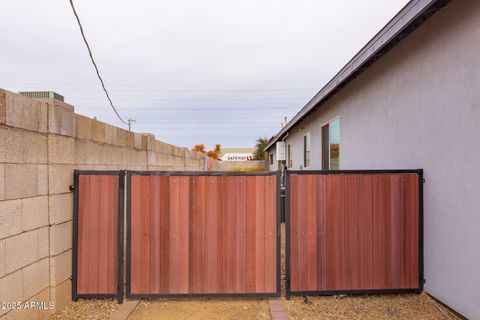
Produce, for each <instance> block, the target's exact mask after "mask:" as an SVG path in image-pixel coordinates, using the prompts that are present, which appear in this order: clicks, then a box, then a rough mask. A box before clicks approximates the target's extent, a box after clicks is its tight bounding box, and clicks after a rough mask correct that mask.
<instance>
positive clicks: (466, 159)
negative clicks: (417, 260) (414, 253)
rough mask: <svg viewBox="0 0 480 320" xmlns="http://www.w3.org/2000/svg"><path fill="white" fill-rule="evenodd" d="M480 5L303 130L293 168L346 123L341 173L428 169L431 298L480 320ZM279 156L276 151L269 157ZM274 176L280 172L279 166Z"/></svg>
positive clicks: (459, 13)
mask: <svg viewBox="0 0 480 320" xmlns="http://www.w3.org/2000/svg"><path fill="white" fill-rule="evenodd" d="M479 52H480V2H479V1H475V0H465V1H452V2H451V3H450V4H448V5H447V6H446V7H445V8H444V9H442V10H441V11H439V12H438V13H436V14H435V15H434V16H433V17H432V18H431V19H430V20H428V21H427V22H426V23H425V24H424V25H422V26H421V27H420V28H419V29H417V30H416V31H415V32H414V33H412V34H411V35H410V36H408V37H407V38H406V39H404V40H403V41H402V42H400V43H399V44H398V45H397V46H396V47H394V48H393V49H392V50H391V51H390V52H388V53H387V54H386V55H385V56H383V57H382V58H381V59H380V60H378V61H377V62H375V63H374V64H373V65H372V66H370V67H369V68H368V69H367V70H366V71H365V72H363V73H362V74H361V75H360V76H358V77H357V78H356V79H354V80H353V81H352V82H351V83H350V84H348V85H347V86H346V87H345V88H344V89H342V90H341V91H340V92H339V93H337V94H336V95H335V96H334V97H332V98H331V99H330V100H329V101H328V102H327V103H326V104H325V105H323V106H322V107H321V108H319V109H318V110H317V111H315V112H314V113H313V114H312V115H310V116H309V117H307V118H306V119H305V120H304V121H302V122H300V123H298V124H297V125H296V126H295V127H294V128H292V130H290V132H289V136H288V137H287V139H286V141H287V144H288V143H290V144H291V145H292V154H293V168H292V169H297V170H298V169H299V166H300V165H301V164H302V162H303V135H304V134H305V133H306V132H310V133H311V135H312V160H311V161H312V166H311V167H310V168H309V169H320V168H321V134H320V130H321V129H320V128H321V125H322V124H324V123H326V122H327V121H329V120H332V119H333V118H335V117H337V116H339V117H340V169H387V168H389V169H401V168H405V169H415V168H423V169H424V170H425V178H426V184H425V194H424V201H425V202H424V205H425V228H424V239H425V240H424V241H425V243H424V249H425V279H426V283H425V290H426V291H427V292H428V293H429V294H431V295H432V296H434V297H436V298H438V299H439V300H441V301H442V302H444V303H445V304H447V305H449V306H450V307H452V308H453V309H455V310H456V311H458V312H459V313H461V314H463V315H464V316H466V317H468V318H472V319H477V318H480V304H479V303H478V301H480V272H479V268H480V249H479V243H480V231H479V230H480V214H479V212H480V197H479V196H478V195H479V192H480V59H479ZM269 152H275V148H272V149H270V150H269ZM271 169H274V168H273V167H271Z"/></svg>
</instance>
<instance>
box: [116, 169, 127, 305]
mask: <svg viewBox="0 0 480 320" xmlns="http://www.w3.org/2000/svg"><path fill="white" fill-rule="evenodd" d="M118 179H119V183H118V262H117V263H118V275H117V276H118V280H117V282H118V283H117V301H118V303H120V304H121V303H123V260H124V259H123V239H124V226H123V224H124V219H125V215H124V211H125V210H124V200H125V171H121V172H120V174H119V176H118ZM127 192H128V191H127Z"/></svg>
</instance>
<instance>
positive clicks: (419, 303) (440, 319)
mask: <svg viewBox="0 0 480 320" xmlns="http://www.w3.org/2000/svg"><path fill="white" fill-rule="evenodd" d="M308 300H309V302H308V303H305V302H304V298H303V297H294V298H293V297H292V299H291V300H290V301H287V300H284V305H285V307H286V308H287V310H288V313H289V317H288V318H289V319H290V320H297V319H299V320H300V319H302V320H303V319H305V320H309V319H325V320H330V319H338V320H347V319H348V320H360V319H362V320H363V319H371V320H374V319H395V320H397V319H398V320H400V319H401V320H411V319H415V320H452V319H460V318H459V317H457V316H456V315H454V314H453V313H451V312H450V311H449V310H447V309H446V308H445V307H443V306H442V305H440V304H438V303H437V302H436V301H434V300H433V299H431V298H430V297H429V296H428V295H427V294H420V295H418V294H402V295H370V296H348V297H343V298H338V297H337V298H335V297H331V296H328V297H309V299H308Z"/></svg>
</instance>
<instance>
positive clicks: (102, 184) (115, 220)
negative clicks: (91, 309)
mask: <svg viewBox="0 0 480 320" xmlns="http://www.w3.org/2000/svg"><path fill="white" fill-rule="evenodd" d="M74 181H75V184H74V187H75V189H74V208H73V255H72V258H73V261H72V269H73V270H72V280H73V281H72V300H74V301H76V300H77V299H78V298H114V297H117V299H118V301H119V302H120V303H121V302H122V296H123V294H122V261H123V217H124V215H123V210H124V208H123V197H124V190H123V186H124V173H123V172H120V171H75V173H74Z"/></svg>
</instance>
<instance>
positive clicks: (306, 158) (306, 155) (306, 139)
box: [303, 132, 312, 168]
mask: <svg viewBox="0 0 480 320" xmlns="http://www.w3.org/2000/svg"><path fill="white" fill-rule="evenodd" d="M311 151H312V146H311V141H310V132H309V133H307V134H306V135H305V136H303V166H304V167H305V168H308V167H310V154H311Z"/></svg>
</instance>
